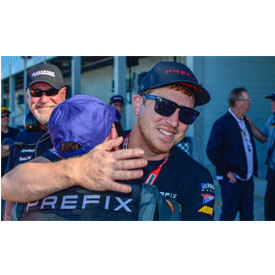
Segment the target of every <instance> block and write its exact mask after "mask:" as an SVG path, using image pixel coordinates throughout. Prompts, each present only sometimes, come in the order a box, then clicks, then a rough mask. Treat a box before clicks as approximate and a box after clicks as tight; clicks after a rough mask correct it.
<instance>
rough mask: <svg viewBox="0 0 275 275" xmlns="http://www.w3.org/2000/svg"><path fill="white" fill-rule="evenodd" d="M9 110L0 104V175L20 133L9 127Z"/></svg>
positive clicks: (3, 171) (3, 203)
mask: <svg viewBox="0 0 275 275" xmlns="http://www.w3.org/2000/svg"><path fill="white" fill-rule="evenodd" d="M10 113H11V112H10V111H9V109H8V108H7V107H5V106H1V177H2V176H3V175H4V174H5V170H6V167H7V163H8V158H9V154H10V148H11V146H12V144H13V141H14V139H15V138H16V136H17V135H18V134H19V133H20V131H19V130H18V129H16V128H12V127H9V123H10ZM4 209H5V201H3V200H1V221H2V220H3V219H4Z"/></svg>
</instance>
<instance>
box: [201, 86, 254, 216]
mask: <svg viewBox="0 0 275 275" xmlns="http://www.w3.org/2000/svg"><path fill="white" fill-rule="evenodd" d="M228 103H229V110H228V112H227V113H226V114H225V115H223V116H222V117H220V118H219V119H218V120H217V121H215V123H214V124H213V127H212V131H211V133H210V137H209V140H208V143H207V148H206V153H207V156H208V158H209V160H210V161H211V162H212V163H213V164H214V166H215V167H216V173H217V179H218V180H219V184H220V186H221V196H222V203H223V205H222V213H221V216H220V220H221V221H233V220H234V219H235V217H236V215H237V213H238V211H239V212H240V220H241V221H252V220H253V219H254V215H253V196H254V180H253V175H255V176H257V169H258V162H257V155H256V148H255V142H254V138H253V134H252V131H251V128H250V125H249V123H248V121H247V120H246V119H245V117H244V115H245V114H246V113H247V112H248V111H249V110H250V105H251V99H250V97H249V94H248V91H247V90H246V89H245V87H241V88H236V89H233V90H232V91H231V92H230V94H229V97H228Z"/></svg>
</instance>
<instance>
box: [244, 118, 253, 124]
mask: <svg viewBox="0 0 275 275" xmlns="http://www.w3.org/2000/svg"><path fill="white" fill-rule="evenodd" d="M244 118H245V119H246V120H247V121H248V123H249V125H252V120H251V118H250V117H248V116H244Z"/></svg>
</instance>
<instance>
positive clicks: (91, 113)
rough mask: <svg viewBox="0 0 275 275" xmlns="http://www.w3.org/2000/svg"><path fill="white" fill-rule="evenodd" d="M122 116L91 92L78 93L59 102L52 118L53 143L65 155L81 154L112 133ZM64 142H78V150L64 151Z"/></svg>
mask: <svg viewBox="0 0 275 275" xmlns="http://www.w3.org/2000/svg"><path fill="white" fill-rule="evenodd" d="M120 119H121V116H120V114H119V112H118V111H117V109H116V108H115V107H113V106H111V105H106V104H104V103H103V102H102V101H101V100H99V99H97V98H95V97H93V96H89V95H76V96H73V97H71V98H69V99H67V100H65V101H64V102H62V103H60V104H59V105H57V106H56V107H55V108H54V110H53V112H52V114H51V117H50V119H49V123H48V129H49V134H50V137H51V140H52V143H53V145H54V147H55V149H56V151H57V152H58V154H59V155H61V156H62V157H65V158H68V157H72V156H77V155H82V154H85V153H87V152H89V151H90V150H92V149H93V148H94V147H95V146H97V145H98V144H101V143H102V142H103V141H104V140H105V139H106V138H107V137H108V135H109V134H110V131H111V129H112V124H113V122H116V121H119V120H120ZM64 142H76V143H78V144H80V145H81V146H82V148H80V149H79V150H73V151H70V152H67V153H64V152H62V151H61V145H62V143H64Z"/></svg>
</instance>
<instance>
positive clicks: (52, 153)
mask: <svg viewBox="0 0 275 275" xmlns="http://www.w3.org/2000/svg"><path fill="white" fill-rule="evenodd" d="M120 118H121V117H120V113H119V112H118V111H117V109H116V108H115V107H113V106H110V105H105V104H104V103H103V102H102V101H100V100H99V99H97V98H95V97H92V96H88V95H76V96H73V97H71V98H70V99H68V100H66V101H64V102H63V103H61V104H59V105H58V106H57V107H56V108H55V109H54V110H53V112H52V114H51V117H50V119H49V123H48V129H49V135H50V138H51V140H52V143H53V145H54V148H53V149H51V150H49V151H48V152H47V153H45V154H43V155H42V157H45V158H47V159H48V160H50V161H51V162H55V161H58V160H60V159H66V158H72V157H78V156H81V155H84V154H86V153H88V152H89V151H91V150H92V149H93V148H94V147H95V146H97V145H98V144H101V143H103V142H106V141H108V140H112V139H115V138H117V131H116V128H115V124H114V123H115V122H116V121H119V120H120ZM130 183H131V186H132V192H131V193H130V194H123V193H118V192H111V191H105V192H98V191H91V190H89V189H85V188H83V187H81V186H74V187H71V188H67V189H64V190H62V191H59V192H56V193H53V194H51V195H50V196H47V197H45V198H43V199H41V200H38V201H35V202H29V203H26V204H24V208H23V211H22V213H21V214H19V213H18V211H17V212H15V211H14V213H12V215H13V219H14V220H20V221H30V220H31V221H34V220H35V221H42V220H43V221H45V220H54V221H65V220H71V221H72V220H73V221H77V220H90V221H95V220H99V221H103V220H108V221H111V220H153V219H154V218H155V219H157V218H158V219H162V220H171V219H173V220H175V219H177V220H179V219H180V217H181V216H180V207H179V205H178V203H176V202H174V201H173V200H169V203H168V202H166V200H165V199H164V198H163V196H162V195H161V194H159V192H158V190H157V188H156V187H155V186H151V185H148V186H145V185H144V184H143V183H141V182H140V181H136V182H133V181H131V182H130ZM170 205H172V207H171V206H170ZM156 207H158V212H157V214H155V212H156V211H155V208H156ZM172 210H174V212H173V211H172Z"/></svg>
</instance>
